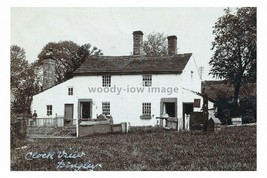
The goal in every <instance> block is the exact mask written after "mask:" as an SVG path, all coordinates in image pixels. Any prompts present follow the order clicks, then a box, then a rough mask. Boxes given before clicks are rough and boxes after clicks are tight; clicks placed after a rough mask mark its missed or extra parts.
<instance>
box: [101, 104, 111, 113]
mask: <svg viewBox="0 0 267 178" xmlns="http://www.w3.org/2000/svg"><path fill="white" fill-rule="evenodd" d="M102 114H105V115H110V102H103V103H102Z"/></svg>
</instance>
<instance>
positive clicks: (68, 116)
mask: <svg viewBox="0 0 267 178" xmlns="http://www.w3.org/2000/svg"><path fill="white" fill-rule="evenodd" d="M72 122H73V104H65V107H64V126H70V125H72Z"/></svg>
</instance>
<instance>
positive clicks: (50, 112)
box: [46, 105, 53, 116]
mask: <svg viewBox="0 0 267 178" xmlns="http://www.w3.org/2000/svg"><path fill="white" fill-rule="evenodd" d="M52 110H53V108H52V105H46V115H48V116H50V115H52Z"/></svg>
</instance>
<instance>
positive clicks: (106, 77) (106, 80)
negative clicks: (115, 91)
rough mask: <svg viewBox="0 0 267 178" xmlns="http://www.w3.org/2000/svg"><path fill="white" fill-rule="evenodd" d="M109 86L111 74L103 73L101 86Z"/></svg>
mask: <svg viewBox="0 0 267 178" xmlns="http://www.w3.org/2000/svg"><path fill="white" fill-rule="evenodd" d="M110 86H111V76H110V75H104V76H102V87H110Z"/></svg>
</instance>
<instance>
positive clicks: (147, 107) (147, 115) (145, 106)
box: [140, 102, 152, 119]
mask: <svg viewBox="0 0 267 178" xmlns="http://www.w3.org/2000/svg"><path fill="white" fill-rule="evenodd" d="M151 109H152V104H151V103H150V102H143V103H142V115H141V116H140V119H151V118H152V114H151Z"/></svg>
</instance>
